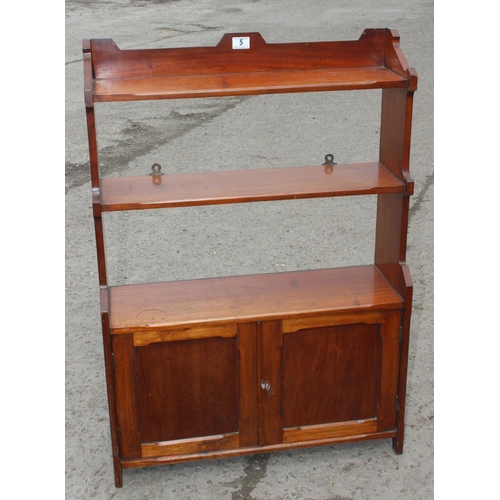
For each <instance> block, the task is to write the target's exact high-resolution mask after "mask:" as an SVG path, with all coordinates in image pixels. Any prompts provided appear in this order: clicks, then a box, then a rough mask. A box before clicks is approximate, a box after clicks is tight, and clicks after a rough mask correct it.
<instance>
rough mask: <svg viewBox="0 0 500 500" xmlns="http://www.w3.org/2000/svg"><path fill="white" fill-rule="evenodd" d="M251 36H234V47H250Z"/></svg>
mask: <svg viewBox="0 0 500 500" xmlns="http://www.w3.org/2000/svg"><path fill="white" fill-rule="evenodd" d="M249 48H250V37H249V36H243V37H240V36H233V49H249Z"/></svg>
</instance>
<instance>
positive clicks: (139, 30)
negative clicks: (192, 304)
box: [65, 0, 434, 500]
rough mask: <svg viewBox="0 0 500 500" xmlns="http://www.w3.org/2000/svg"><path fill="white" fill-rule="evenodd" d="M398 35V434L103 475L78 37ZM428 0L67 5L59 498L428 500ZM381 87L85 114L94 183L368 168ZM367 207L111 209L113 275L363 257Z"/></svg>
mask: <svg viewBox="0 0 500 500" xmlns="http://www.w3.org/2000/svg"><path fill="white" fill-rule="evenodd" d="M372 27H373V28H382V27H391V28H396V29H398V31H399V33H400V36H401V47H402V49H403V52H404V53H405V55H406V57H407V59H408V62H409V64H410V66H413V67H414V68H415V69H416V70H417V73H418V75H419V88H418V90H417V92H416V94H415V101H414V122H413V136H412V150H411V151H412V153H411V165H410V171H411V174H412V176H413V178H414V180H415V194H414V196H413V197H412V200H411V205H410V222H409V236H408V253H407V262H408V264H409V266H410V269H411V271H412V276H413V280H414V306H413V317H412V330H411V343H410V361H409V373H408V399H407V407H406V438H405V449H404V453H403V454H402V455H399V456H398V455H395V454H394V452H393V450H392V447H391V444H390V442H389V441H388V440H387V441H385V440H381V441H374V442H364V443H353V444H344V445H337V446H330V447H324V448H321V447H320V448H311V449H301V450H297V451H291V452H282V453H273V454H263V455H257V456H251V457H238V458H231V459H225V460H214V461H202V462H193V463H187V464H178V465H170V466H162V467H156V468H144V469H136V470H125V471H124V486H123V488H122V489H116V488H115V486H114V481H113V470H112V460H111V446H110V435H109V421H108V409H107V400H106V387H105V378H104V365H103V353H102V344H101V337H100V335H101V332H100V321H99V302H98V291H97V287H98V282H97V272H96V271H97V265H96V251H95V241H94V231H93V221H92V212H91V192H90V183H89V171H88V165H89V160H88V149H87V147H88V146H87V136H86V124H85V109H84V103H83V67H82V66H83V65H82V56H81V40H82V39H83V38H113V39H114V41H115V42H116V43H117V45H118V46H119V47H120V48H122V49H132V48H153V47H176V46H197V45H215V44H216V43H217V42H218V41H219V39H220V38H221V36H222V35H223V34H224V33H226V32H244V31H248V32H250V31H259V32H260V33H261V34H262V35H263V37H264V38H265V40H266V41H267V42H269V43H271V42H295V41H297V42H299V41H316V40H347V39H357V38H359V36H360V35H361V33H362V31H363V30H364V29H365V28H372ZM433 42H434V41H433V2H431V1H429V2H427V1H415V0H398V1H396V0H380V1H376V2H374V1H372V0H353V1H352V0H351V1H336V2H332V1H331V0H313V1H309V2H300V1H298V0H290V1H288V0H287V1H285V0H260V1H259V0H253V1H250V0H247V1H244V0H234V1H233V0H197V1H195V0H171V1H169V0H149V1H146V0H142V1H139V0H107V1H105V0H93V1H92V0H66V48H65V51H66V111H65V113H66V379H65V380H66V464H65V465H66V498H68V499H88V498H96V499H112V498H113V499H127V500H136V499H137V500H139V499H141V500H142V499H146V498H150V499H172V500H195V499H207V500H212V499H213V500H219V499H224V500H225V499H227V500H239V499H253V500H281V499H283V500H284V499H304V500H305V499H309V500H313V499H314V500H334V499H337V500H349V499H352V500H358V499H370V500H372V499H384V500H391V499H396V498H398V499H411V500H417V499H430V498H432V497H433V488H434V474H433V471H434V460H433V457H434V433H433V430H434V426H433V423H434V421H433V419H434V405H433V373H434V370H433V368H434V366H433V314H434V311H433V300H434V298H433V297H434V292H433V283H434V280H433V199H434V194H433V193H434V174H433V71H434V69H433ZM379 101H380V95H379V94H378V93H377V92H359V93H358V92H350V93H344V92H339V93H329V94H325V93H312V94H288V95H275V96H266V97H262V96H252V97H234V98H227V99H220V100H211V99H202V100H181V101H170V102H166V101H165V102H159V103H158V102H157V103H112V104H108V105H97V106H96V112H97V117H98V123H97V127H98V138H99V146H100V161H101V165H102V167H101V168H102V173H103V175H118V174H119V175H131V174H132V175H139V174H142V175H144V174H146V173H148V172H149V169H150V166H151V164H152V163H155V162H160V163H161V164H162V166H163V170H165V171H167V172H176V171H196V170H198V171H202V170H213V169H228V170H229V169H236V168H260V167H268V166H275V167H279V166H292V165H311V164H315V163H317V162H322V161H323V157H324V155H325V154H326V153H330V152H331V153H333V154H334V155H335V160H336V161H338V162H341V163H349V162H354V161H372V160H373V159H374V158H377V156H376V154H377V146H378V111H379ZM374 208H375V204H374V200H372V199H371V198H369V197H366V198H359V197H353V198H339V199H324V200H323V199H322V200H308V201H296V202H275V203H274V202H273V203H266V204H263V203H256V204H251V205H248V204H246V205H234V206H221V207H200V208H189V209H176V210H170V211H169V210H162V211H146V212H131V213H117V214H107V215H110V217H107V218H106V220H105V222H106V224H107V225H106V230H107V231H106V238H107V243H108V248H109V251H108V264H109V268H110V281H111V283H112V284H114V283H137V282H141V281H144V280H149V281H153V280H154V281H158V280H169V279H185V278H194V277H207V276H220V275H233V274H250V273H259V272H275V271H276V272H279V271H284V270H294V269H301V268H303V269H305V268H320V267H329V266H338V265H349V264H360V263H369V262H371V259H372V254H373V246H372V244H373V236H374V232H373V230H374Z"/></svg>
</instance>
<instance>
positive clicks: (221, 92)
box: [83, 29, 417, 106]
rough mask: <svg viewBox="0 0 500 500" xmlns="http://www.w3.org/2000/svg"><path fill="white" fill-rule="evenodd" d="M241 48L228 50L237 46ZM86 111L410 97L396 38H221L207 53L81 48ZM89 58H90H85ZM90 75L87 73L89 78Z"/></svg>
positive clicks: (100, 44) (384, 32)
mask: <svg viewBox="0 0 500 500" xmlns="http://www.w3.org/2000/svg"><path fill="white" fill-rule="evenodd" d="M240 41H241V42H242V46H244V47H246V46H248V48H243V49H240V48H233V47H234V46H237V47H238V46H239V45H240V44H239V42H240ZM83 51H84V59H85V60H86V61H87V66H88V69H87V70H86V78H85V97H86V104H87V106H91V105H92V103H93V102H110V101H131V100H157V99H179V98H194V97H220V96H235V95H253V94H272V93H288V92H314V91H331V90H356V89H376V88H379V89H383V88H409V89H410V90H415V89H416V79H417V77H416V74H415V73H414V71H413V70H412V69H411V68H409V67H408V64H407V62H406V60H405V58H404V55H403V54H402V52H401V50H400V48H399V35H398V33H397V31H396V30H390V29H368V30H365V31H364V33H363V34H362V36H361V37H360V39H359V40H357V41H342V42H310V43H273V44H268V43H266V41H265V40H264V39H263V38H262V36H261V35H260V34H259V33H228V34H226V35H224V36H223V37H222V39H221V41H220V42H219V43H218V44H217V46H215V47H192V48H172V49H141V50H120V49H119V48H118V47H117V46H116V44H115V43H114V42H113V40H110V39H94V40H84V42H83ZM89 56H90V57H89ZM90 70H91V71H90Z"/></svg>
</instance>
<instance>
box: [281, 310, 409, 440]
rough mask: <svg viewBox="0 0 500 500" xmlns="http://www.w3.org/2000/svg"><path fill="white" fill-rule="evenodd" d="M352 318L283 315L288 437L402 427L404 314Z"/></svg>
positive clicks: (283, 398)
mask: <svg viewBox="0 0 500 500" xmlns="http://www.w3.org/2000/svg"><path fill="white" fill-rule="evenodd" d="M338 320H340V318H339V319H338ZM350 321H351V322H350V323H347V324H336V320H335V318H328V317H325V318H313V319H305V320H301V321H298V322H286V321H283V327H282V337H281V342H282V345H281V353H282V368H281V370H282V386H281V391H282V394H281V404H282V418H283V421H282V425H283V427H282V432H283V434H282V440H283V441H282V442H283V443H293V442H301V441H302V442H303V441H314V440H328V439H335V438H341V437H348V436H356V435H362V434H372V433H377V432H383V431H389V430H394V429H395V428H396V413H397V394H398V380H399V356H400V343H399V326H400V313H399V311H387V312H383V311H379V312H377V313H375V314H369V315H367V316H365V315H363V316H360V317H359V318H355V317H354V318H350ZM328 323H331V324H328Z"/></svg>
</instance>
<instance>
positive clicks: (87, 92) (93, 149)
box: [83, 40, 107, 287]
mask: <svg viewBox="0 0 500 500" xmlns="http://www.w3.org/2000/svg"><path fill="white" fill-rule="evenodd" d="M83 73H84V97H85V111H86V115H87V135H88V141H89V160H90V182H91V187H92V210H93V214H94V226H95V234H96V245H97V266H98V271H99V286H101V287H103V286H104V287H105V286H107V276H106V259H105V254H104V230H103V225H102V215H101V187H100V176H99V158H98V153H97V136H96V127H95V113H94V98H93V92H92V88H93V67H92V49H91V42H90V40H84V41H83Z"/></svg>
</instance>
